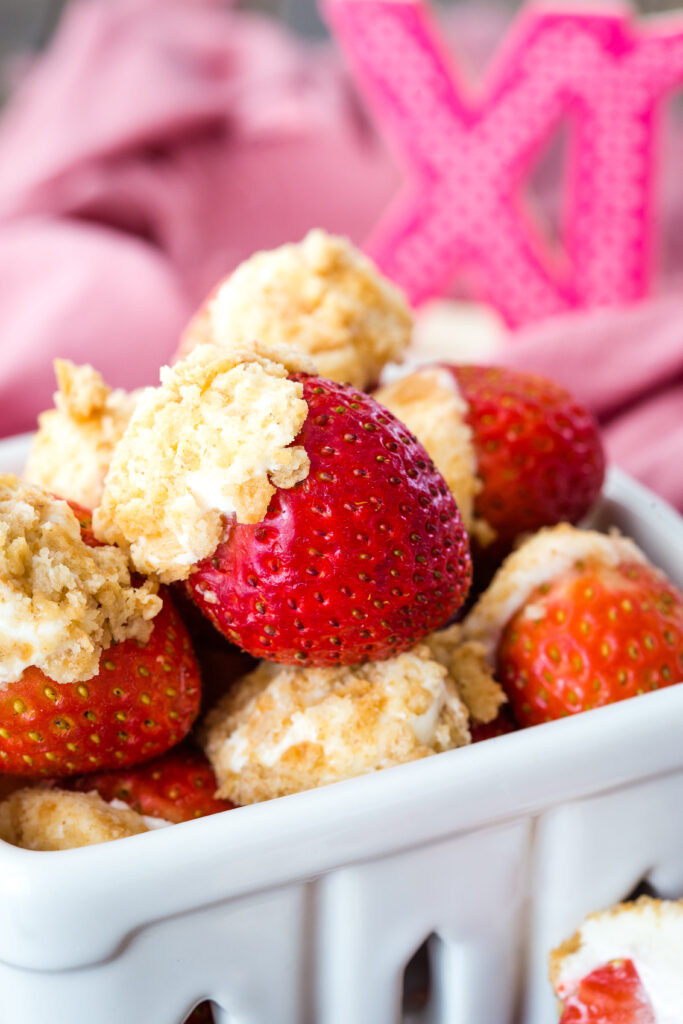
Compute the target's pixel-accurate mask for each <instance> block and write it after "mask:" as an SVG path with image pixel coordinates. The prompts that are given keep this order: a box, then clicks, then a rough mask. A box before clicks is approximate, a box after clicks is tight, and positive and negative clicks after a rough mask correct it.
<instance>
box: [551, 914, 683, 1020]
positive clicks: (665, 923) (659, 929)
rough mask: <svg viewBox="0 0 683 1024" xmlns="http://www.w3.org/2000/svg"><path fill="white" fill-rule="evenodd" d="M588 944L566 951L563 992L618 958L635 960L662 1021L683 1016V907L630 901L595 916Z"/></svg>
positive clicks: (586, 929)
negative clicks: (623, 905) (630, 902)
mask: <svg viewBox="0 0 683 1024" xmlns="http://www.w3.org/2000/svg"><path fill="white" fill-rule="evenodd" d="M581 937H582V945H581V947H580V949H578V950H577V952H576V953H573V954H571V955H570V956H568V957H566V958H565V960H564V961H563V964H562V969H561V972H560V977H559V979H558V985H557V989H558V995H559V997H560V998H563V995H564V996H566V995H567V994H568V993H569V992H571V991H572V989H573V988H574V987H575V986H576V985H577V984H578V982H579V981H581V979H583V978H585V977H586V976H587V975H589V974H592V972H593V971H595V970H597V969H598V968H600V967H604V966H605V965H606V964H608V963H610V962H611V961H612V960H631V961H633V964H634V966H635V968H636V970H637V971H638V974H639V976H640V980H641V981H642V983H643V987H644V989H645V992H646V993H647V996H648V998H649V999H650V1002H651V1003H652V1006H653V1009H654V1011H655V1019H656V1021H657V1024H681V1021H683V907H681V905H680V904H660V905H653V906H645V907H643V906H633V907H632V908H628V907H625V908H624V909H620V910H618V911H616V912H614V913H606V914H600V915H597V916H595V917H592V918H589V919H588V920H587V921H586V923H585V924H584V925H583V927H582V929H581Z"/></svg>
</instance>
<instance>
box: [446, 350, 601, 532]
mask: <svg viewBox="0 0 683 1024" xmlns="http://www.w3.org/2000/svg"><path fill="white" fill-rule="evenodd" d="M447 369H449V370H450V371H451V373H453V375H454V376H455V378H456V380H457V383H458V386H459V388H460V392H461V394H462V395H463V398H464V399H465V401H466V402H467V403H468V405H469V411H468V416H467V421H468V423H469V425H470V426H471V428H472V431H473V443H474V448H475V452H476V457H477V466H478V473H479V476H480V478H481V480H482V482H483V489H482V490H481V492H480V493H479V495H478V496H477V499H476V512H477V515H478V516H480V517H481V518H483V519H485V520H486V521H487V522H488V523H489V525H490V526H492V527H493V528H494V529H495V530H496V533H497V535H498V539H499V540H500V541H501V542H510V541H512V540H514V538H515V537H516V536H518V535H519V534H520V533H530V532H533V531H535V530H538V529H540V528H541V527H542V526H550V525H552V524H554V523H559V522H562V521H565V522H569V523H576V522H578V520H579V519H580V518H581V517H582V516H583V515H585V513H586V512H587V511H588V509H589V508H590V507H591V505H592V504H593V502H594V501H595V499H596V498H597V496H598V494H599V493H600V488H601V487H602V481H603V478H604V475H605V457H604V453H603V449H602V443H601V441H600V436H599V433H598V428H597V425H596V423H595V420H594V419H593V417H592V416H591V415H590V413H589V412H588V411H587V410H586V409H585V408H584V407H583V406H582V405H580V404H579V403H578V402H577V401H576V400H575V399H574V398H573V397H572V396H571V395H570V394H569V392H568V391H565V389H564V388H562V387H560V386H559V385H558V384H555V383H554V382H553V381H550V380H547V379H546V378H545V377H540V376H538V375H537V374H531V373H523V372H521V371H519V370H508V369H504V368H498V367H487V366H457V367H456V366H452V367H447Z"/></svg>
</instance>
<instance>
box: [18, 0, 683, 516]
mask: <svg viewBox="0 0 683 1024" xmlns="http://www.w3.org/2000/svg"><path fill="white" fill-rule="evenodd" d="M433 2H434V0H433ZM681 4H683V0H681ZM436 6H437V7H438V8H439V10H440V14H441V16H442V18H441V20H442V25H443V30H444V34H445V39H446V41H447V44H450V45H451V46H452V47H453V49H454V51H456V52H457V59H458V63H459V65H460V68H461V70H462V71H463V72H464V73H465V74H471V76H472V77H473V78H474V79H475V80H476V79H477V77H478V76H482V75H483V74H485V70H486V67H487V64H488V61H489V60H490V58H491V57H492V55H493V54H494V53H495V52H496V49H497V47H498V46H499V45H500V43H501V41H502V40H503V38H504V36H505V32H506V30H507V28H508V26H509V25H510V22H511V21H512V20H513V18H514V16H515V14H516V12H517V9H518V7H519V6H520V4H519V3H518V2H517V0H508V2H506V0H452V2H446V0H440V2H439V0H436ZM600 6H601V5H600V2H599V0H596V2H595V3H594V4H593V9H595V10H600ZM673 7H674V3H673V2H672V0H640V2H639V4H638V5H637V7H636V8H635V9H636V10H638V11H639V12H640V13H641V14H650V13H653V12H659V11H664V10H667V9H670V8H673ZM604 9H605V10H613V9H614V6H613V5H611V6H608V5H607V3H605V5H604ZM680 98H681V93H680V91H679V93H678V100H679V101H680ZM662 109H663V111H664V107H663V108H662ZM665 115H666V116H662V118H661V128H662V131H661V133H660V136H659V137H658V138H657V140H656V141H657V147H656V148H657V151H658V155H659V156H661V159H659V161H658V173H659V180H658V182H657V188H656V190H655V191H656V203H655V206H656V209H655V211H654V214H655V219H656V225H655V234H656V238H657V247H658V265H657V273H656V275H654V276H655V287H654V288H653V291H652V295H651V296H649V297H648V298H647V299H646V300H645V301H642V302H640V303H638V304H637V305H635V306H631V307H623V308H622V307H620V308H612V309H609V310H605V309H598V310H589V311H584V312H578V313H573V314H567V315H564V316H561V317H554V318H552V319H551V320H546V321H542V322H537V323H530V324H527V325H525V326H524V327H523V328H522V329H519V330H516V331H508V330H507V328H506V327H505V325H504V324H503V323H502V320H501V319H500V317H499V316H498V315H497V313H496V312H495V310H492V309H488V308H485V307H483V306H482V305H480V304H478V303H476V302H468V303H467V304H466V305H463V303H462V301H461V300H462V299H471V297H472V296H471V294H469V293H468V292H467V289H466V288H465V289H462V288H460V289H459V290H458V291H457V293H455V292H454V293H453V294H451V295H450V296H449V297H448V301H447V302H446V303H443V304H439V303H437V304H436V305H432V306H430V307H426V308H423V309H422V310H420V312H419V315H418V326H417V331H416V341H417V349H416V351H418V353H422V355H423V356H427V357H430V356H431V357H432V358H434V357H440V358H450V359H451V360H463V361H467V360H470V361H480V362H491V361H500V362H506V363H509V364H514V365H517V366H519V367H522V368H531V369H534V370H537V371H539V372H543V373H546V374H547V375H548V376H552V377H554V378H556V379H557V380H559V381H560V382H562V383H564V384H565V385H566V386H567V387H569V388H570V389H571V390H573V391H574V392H575V393H576V395H577V397H578V398H580V399H581V400H583V401H584V402H585V403H587V404H588V405H589V406H590V407H591V408H592V409H593V411H594V412H595V414H596V415H597V416H598V418H599V419H600V422H601V424H602V425H603V427H604V430H605V437H606V441H607V445H608V450H609V453H610V455H611V457H612V458H613V460H615V461H616V462H617V463H620V464H621V465H622V466H624V467H625V468H626V469H628V470H629V471H630V472H632V473H633V474H634V475H636V476H637V477H639V478H640V479H641V480H643V481H644V482H645V483H647V484H649V485H650V486H651V487H653V488H654V489H656V490H658V491H660V492H661V493H662V494H664V495H665V496H666V497H668V498H669V500H670V501H672V502H673V503H674V504H676V505H678V506H679V507H681V508H683V468H682V467H683V287H681V283H682V281H683V185H682V183H681V173H680V167H681V165H682V164H683V106H682V105H681V103H680V102H678V103H671V104H668V106H667V107H666V111H665ZM565 157H566V138H564V137H562V135H561V132H560V134H559V135H558V137H557V139H556V140H554V141H552V140H551V145H550V146H549V147H548V150H547V152H545V151H544V154H543V155H542V157H541V159H540V160H539V163H538V167H537V168H536V170H535V171H534V173H533V175H532V178H530V179H529V181H527V182H525V190H526V191H525V199H528V200H529V201H531V202H532V203H533V206H534V210H535V212H538V214H539V216H540V217H542V218H544V219H545V223H546V225H547V226H548V228H549V231H550V232H552V231H554V230H555V227H556V225H557V224H559V222H560V220H561V213H562V200H563V195H564V178H563V173H564V169H565ZM401 182H402V174H401V172H400V170H399V168H398V167H397V165H396V162H395V160H394V159H393V157H392V155H391V153H390V151H389V149H388V147H387V146H386V144H385V141H384V138H383V135H382V131H381V129H380V128H378V125H377V124H376V122H375V119H374V118H373V117H372V116H371V114H370V112H369V111H368V109H367V106H366V105H365V103H364V101H363V99H362V97H361V96H359V94H358V92H357V90H356V87H355V84H354V82H353V80H352V79H351V77H350V75H349V74H348V72H347V69H346V65H345V62H344V60H343V58H342V56H341V54H340V52H339V51H338V49H337V48H336V47H335V45H334V43H333V41H332V40H330V39H328V38H327V33H326V31H325V28H324V26H323V24H322V21H321V18H320V16H319V14H318V10H317V4H316V0H233V2H230V0H225V2H223V0H0V299H1V301H0V437H1V436H3V435H6V434H11V433H16V432H20V431H24V430H29V429H31V428H32V427H33V425H34V424H35V419H36V415H37V413H38V412H39V411H40V410H41V409H44V408H46V407H48V406H49V405H50V404H51V401H52V393H53V391H54V377H53V373H52V369H51V363H52V359H53V358H54V357H55V356H62V357H66V358H70V359H72V360H74V361H75V362H90V363H92V364H93V365H95V366H96V367H97V368H98V369H99V370H100V371H101V372H102V373H103V374H104V375H105V378H106V379H107V380H108V382H109V383H110V384H112V385H114V386H120V387H128V388H130V387H134V386H139V385H141V384H147V383H153V382H155V381H156V380H157V378H158V368H159V365H160V364H162V363H164V362H167V361H169V360H170V359H171V358H172V356H173V354H174V351H175V349H176V347H177V344H178V339H179V336H180V334H181V332H182V330H183V327H184V325H185V324H186V323H187V321H188V319H189V317H190V316H191V315H192V314H193V313H194V311H195V310H196V309H197V307H198V306H199V305H200V304H201V302H202V301H203V300H204V298H205V297H206V295H207V294H208V292H209V291H210V290H211V289H212V288H213V287H214V285H215V284H216V282H217V281H219V280H220V279H221V278H222V277H224V276H225V275H226V274H227V273H229V272H230V271H231V270H232V269H233V268H234V267H235V266H236V265H237V264H238V263H239V262H241V261H242V260H244V259H245V258H247V257H248V256H249V255H250V254H251V253H253V252H254V251H255V250H258V249H269V248H273V247H275V246H277V245H280V244H282V243H284V242H287V241H293V240H298V239H300V238H301V237H302V236H303V235H304V234H305V233H306V232H307V231H308V230H309V229H311V228H313V227H323V228H325V229H327V230H328V231H331V232H334V233H338V234H344V235H347V236H349V237H350V238H351V239H352V240H353V241H354V242H356V243H358V244H360V245H362V244H363V242H364V240H365V239H366V238H367V237H368V234H369V233H370V232H371V231H372V229H373V227H374V226H375V225H376V224H377V222H378V220H379V218H380V217H381V216H382V213H383V211H384V210H385V209H386V207H387V205H388V204H389V203H390V202H391V200H392V198H393V197H394V196H395V195H396V193H397V191H398V189H399V188H400V187H401ZM557 231H558V233H559V229H557ZM454 296H455V297H457V299H458V300H459V302H458V303H457V304H455V303H453V301H452V300H453V298H454Z"/></svg>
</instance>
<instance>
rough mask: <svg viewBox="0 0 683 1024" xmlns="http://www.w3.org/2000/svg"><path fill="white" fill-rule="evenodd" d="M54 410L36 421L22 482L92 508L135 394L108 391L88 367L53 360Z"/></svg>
mask: <svg viewBox="0 0 683 1024" xmlns="http://www.w3.org/2000/svg"><path fill="white" fill-rule="evenodd" d="M55 373H56V376H57V384H58V385H59V391H57V392H56V394H55V408H54V409H48V410H47V411H46V412H43V413H41V414H40V416H39V417H38V427H39V429H38V431H37V433H36V435H35V437H34V438H33V443H32V444H31V451H30V452H29V456H28V461H27V463H26V469H25V470H24V479H25V480H26V481H27V482H28V483H31V484H39V485H40V486H41V487H44V488H45V489H46V490H48V491H51V492H52V493H53V494H58V495H59V496H60V497H61V498H68V499H69V500H70V501H76V502H78V504H79V505H83V506H84V507H85V508H88V509H93V508H95V506H96V505H97V504H98V503H99V501H100V498H101V496H102V487H103V485H104V478H105V476H106V475H107V470H108V469H109V463H110V462H111V457H112V453H113V451H114V448H115V446H116V444H117V443H118V441H119V440H120V439H121V437H122V435H123V432H124V430H125V429H126V427H127V426H128V421H129V420H130V418H131V416H132V414H133V409H134V408H135V402H136V401H137V396H138V392H133V393H132V394H128V393H127V392H125V391H121V390H116V391H112V390H111V388H108V387H107V385H106V384H105V383H104V381H103V380H102V377H101V375H100V374H99V373H98V372H97V370H95V369H93V367H92V366H75V365H74V364H73V363H70V362H69V361H68V360H66V359H56V360H55Z"/></svg>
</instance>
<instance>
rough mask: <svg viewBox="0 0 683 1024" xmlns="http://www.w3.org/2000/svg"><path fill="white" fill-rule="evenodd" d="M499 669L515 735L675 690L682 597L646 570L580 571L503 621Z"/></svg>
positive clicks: (682, 647)
mask: <svg viewBox="0 0 683 1024" xmlns="http://www.w3.org/2000/svg"><path fill="white" fill-rule="evenodd" d="M529 608H533V614H532V615H530V614H529V613H528V612H527V611H525V609H529ZM498 668H499V678H500V680H501V682H502V684H503V686H504V687H505V689H506V691H507V693H508V696H509V698H510V702H511V704H512V708H513V711H514V714H515V717H516V718H517V721H518V722H519V723H520V725H536V724H538V723H539V722H546V721H549V720H550V719H554V718H560V717H562V716H564V715H569V714H574V713H575V712H577V711H586V710H587V709H589V708H594V707H599V706H601V705H603V704H611V703H614V702H615V701H619V700H624V699H625V698H627V697H633V696H635V695H636V694H640V693H644V692H647V691H649V690H656V689H659V688H660V687H663V686H670V685H671V684H672V683H678V682H681V681H682V680H683V594H681V592H680V591H678V590H677V589H676V587H674V585H673V584H672V583H670V582H669V581H668V580H667V579H666V577H665V576H664V575H663V574H662V573H661V572H659V571H658V570H657V569H654V568H653V567H652V566H650V565H644V564H641V563H638V562H624V563H622V564H620V565H618V566H617V567H616V568H608V567H607V566H604V565H595V564H593V565H591V566H590V567H586V566H585V565H584V564H583V563H581V562H579V563H578V564H576V565H575V567H574V568H573V569H572V570H570V571H568V572H567V573H565V574H563V575H561V576H560V577H559V578H557V579H555V580H554V581H552V582H551V583H549V584H544V585H542V586H541V587H539V588H537V589H536V590H535V591H534V592H533V593H532V594H531V595H530V597H529V599H528V601H527V603H526V604H525V606H524V607H523V608H521V609H520V610H519V611H518V612H517V613H516V614H515V615H514V616H513V617H512V618H511V619H510V621H509V622H508V623H507V625H506V627H505V629H504V631H503V635H502V637H501V641H500V644H499V648H498Z"/></svg>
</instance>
